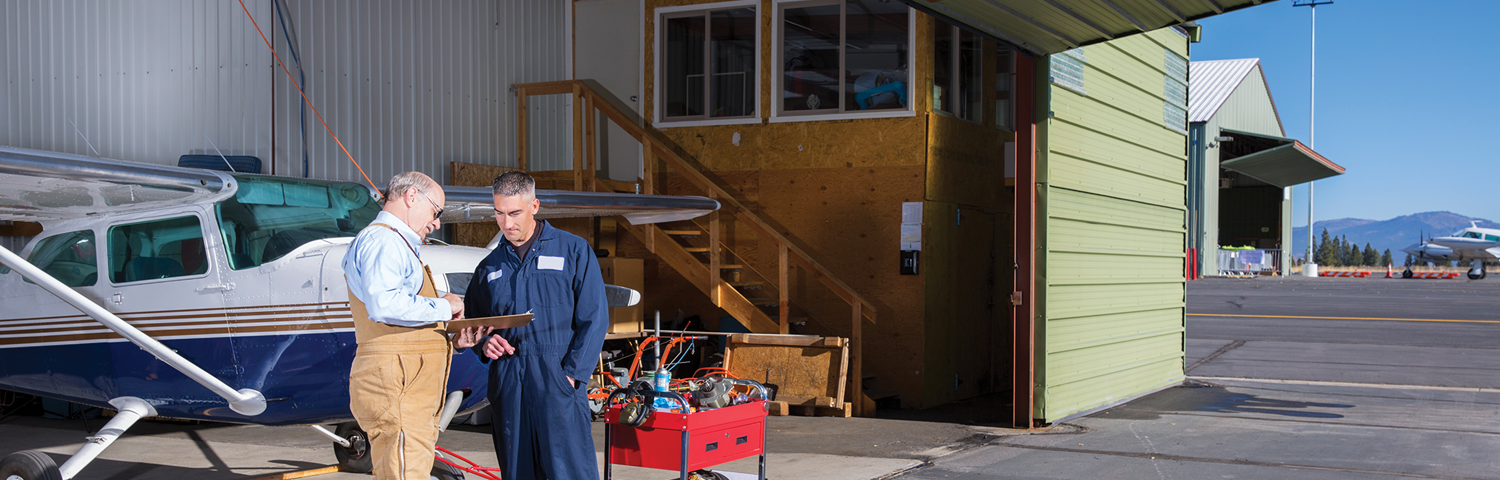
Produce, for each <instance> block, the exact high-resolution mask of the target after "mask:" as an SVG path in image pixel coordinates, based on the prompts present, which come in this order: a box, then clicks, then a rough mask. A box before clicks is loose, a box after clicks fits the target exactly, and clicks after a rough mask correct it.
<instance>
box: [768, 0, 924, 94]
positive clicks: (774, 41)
mask: <svg viewBox="0 0 1500 480" xmlns="http://www.w3.org/2000/svg"><path fill="white" fill-rule="evenodd" d="M842 1H843V0H840V2H842ZM805 2H809V0H772V2H771V9H772V13H771V15H772V16H771V65H781V9H782V5H784V4H788V3H805ZM758 13H759V12H757V14H758ZM906 21H907V25H906V45H907V48H906V52H907V53H906V54H907V55H908V57H907V59H906V72H907V73H906V76H907V79H906V109H904V110H879V111H874V112H839V113H812V114H791V115H786V114H782V113H780V111H781V108H780V107H779V106H778V103H777V99H779V98H780V97H779V96H778V95H780V94H781V93H782V91H783V90H782V88H781V82H782V80H783V79H782V75H781V69H780V68H779V67H778V68H777V69H776V70H775V71H773V72H771V97H772V98H771V118H770V120H769V121H770V123H789V122H816V121H827V120H856V119H861V118H900V117H915V116H917V110H916V105H917V99H916V97H915V96H914V95H916V88H915V84H916V83H917V82H916V78H915V77H916V75H917V71H916V61H915V60H916V48H917V11H916V9H913V8H911V7H907V8H906Z"/></svg>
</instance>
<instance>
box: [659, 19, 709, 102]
mask: <svg viewBox="0 0 1500 480" xmlns="http://www.w3.org/2000/svg"><path fill="white" fill-rule="evenodd" d="M705 27H706V25H705V23H704V20H703V17H701V16H698V17H686V18H669V19H667V44H666V55H665V56H666V57H667V73H666V77H665V78H663V79H662V84H663V85H664V88H665V89H666V91H667V92H666V94H667V96H666V102H664V105H663V107H664V109H665V113H666V116H667V117H668V118H670V117H689V116H697V115H703V44H704V43H705V41H706V39H707V37H708V32H707V31H706V28H705Z"/></svg>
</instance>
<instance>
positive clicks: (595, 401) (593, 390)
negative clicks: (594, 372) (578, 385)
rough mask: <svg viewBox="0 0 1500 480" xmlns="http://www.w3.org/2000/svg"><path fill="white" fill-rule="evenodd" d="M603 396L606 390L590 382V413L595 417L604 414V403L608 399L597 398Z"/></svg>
mask: <svg viewBox="0 0 1500 480" xmlns="http://www.w3.org/2000/svg"><path fill="white" fill-rule="evenodd" d="M603 394H604V389H603V388H600V387H599V384H598V383H595V382H589V412H591V413H593V414H594V416H595V417H598V416H600V415H603V414H604V402H605V400H606V399H605V398H595V397H598V396H601V395H603Z"/></svg>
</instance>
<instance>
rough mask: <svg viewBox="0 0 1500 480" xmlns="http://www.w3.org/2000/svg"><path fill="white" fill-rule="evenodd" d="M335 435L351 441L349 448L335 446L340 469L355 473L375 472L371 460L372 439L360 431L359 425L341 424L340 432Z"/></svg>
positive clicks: (373, 463) (334, 453)
mask: <svg viewBox="0 0 1500 480" xmlns="http://www.w3.org/2000/svg"><path fill="white" fill-rule="evenodd" d="M333 433H334V435H338V436H339V437H341V438H343V439H345V440H348V441H349V447H348V448H345V447H344V446H343V445H339V444H337V443H335V444H333V456H334V457H337V458H338V459H339V467H341V468H343V469H344V471H346V472H354V473H370V472H372V471H375V462H374V461H373V460H371V458H370V437H369V436H368V435H365V431H364V430H360V429H359V424H358V423H355V422H346V423H340V424H339V428H338V430H335V431H334V432H333Z"/></svg>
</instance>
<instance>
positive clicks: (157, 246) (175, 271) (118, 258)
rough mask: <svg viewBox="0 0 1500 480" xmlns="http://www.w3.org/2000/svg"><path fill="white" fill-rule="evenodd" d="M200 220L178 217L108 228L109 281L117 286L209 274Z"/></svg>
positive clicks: (190, 217)
mask: <svg viewBox="0 0 1500 480" xmlns="http://www.w3.org/2000/svg"><path fill="white" fill-rule="evenodd" d="M205 253H206V252H205V250H204V248H203V228H202V227H201V226H200V225H199V223H198V217H192V216H188V217H177V218H169V219H166V220H156V221H151V222H142V223H132V224H127V225H116V226H113V227H110V228H109V277H110V280H111V281H113V282H115V283H127V282H139V281H142V280H156V279H161V278H173V277H184V276H188V275H200V274H203V273H206V272H208V256H207V255H206V254H205Z"/></svg>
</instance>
